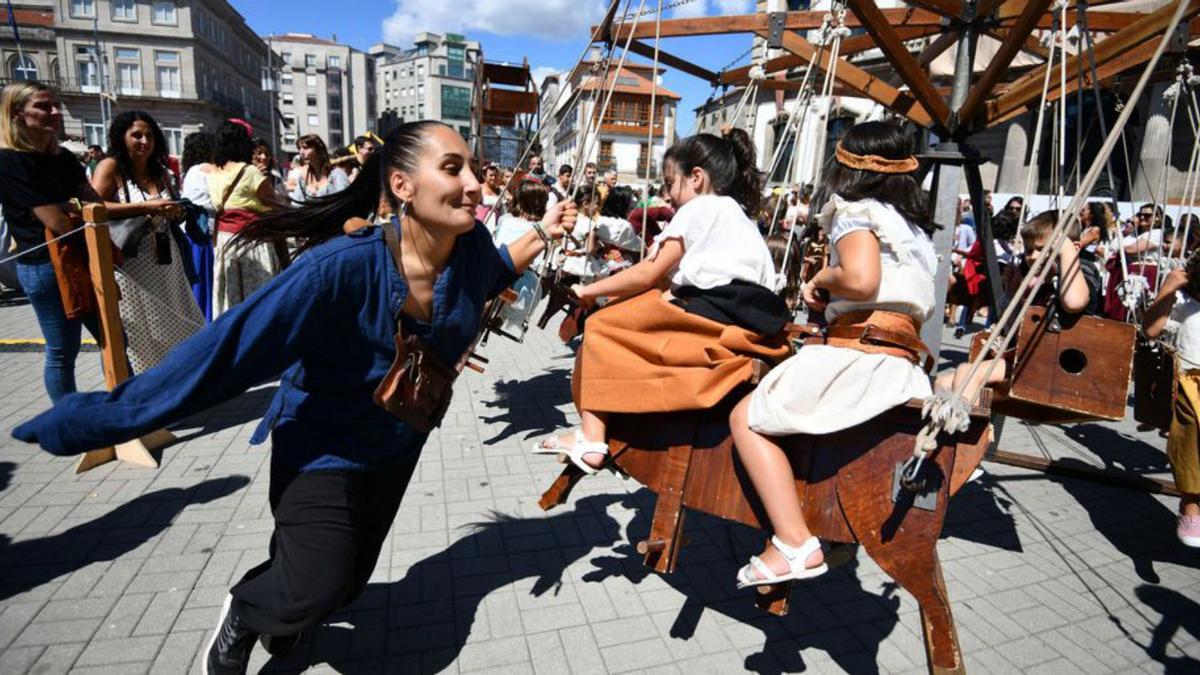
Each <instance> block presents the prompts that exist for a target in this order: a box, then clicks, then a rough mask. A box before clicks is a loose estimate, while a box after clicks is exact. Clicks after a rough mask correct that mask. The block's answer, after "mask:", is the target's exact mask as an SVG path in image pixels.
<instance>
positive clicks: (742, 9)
mask: <svg viewBox="0 0 1200 675" xmlns="http://www.w3.org/2000/svg"><path fill="white" fill-rule="evenodd" d="M716 3H717V12H716V13H717V14H753V13H754V2H753V1H752V0H716Z"/></svg>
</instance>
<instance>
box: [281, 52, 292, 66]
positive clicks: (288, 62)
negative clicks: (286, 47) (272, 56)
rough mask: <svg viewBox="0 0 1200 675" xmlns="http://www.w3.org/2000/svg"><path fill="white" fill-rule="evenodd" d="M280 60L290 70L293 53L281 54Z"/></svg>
mask: <svg viewBox="0 0 1200 675" xmlns="http://www.w3.org/2000/svg"><path fill="white" fill-rule="evenodd" d="M279 58H280V59H282V60H283V65H285V66H287V67H289V68H290V67H291V66H292V53H291V52H279Z"/></svg>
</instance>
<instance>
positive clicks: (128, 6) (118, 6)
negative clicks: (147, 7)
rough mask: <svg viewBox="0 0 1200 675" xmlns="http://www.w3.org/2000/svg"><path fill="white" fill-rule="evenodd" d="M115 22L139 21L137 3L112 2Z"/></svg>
mask: <svg viewBox="0 0 1200 675" xmlns="http://www.w3.org/2000/svg"><path fill="white" fill-rule="evenodd" d="M112 18H113V21H137V3H135V2H134V0H112Z"/></svg>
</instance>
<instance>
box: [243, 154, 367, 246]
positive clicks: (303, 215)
mask: <svg viewBox="0 0 1200 675" xmlns="http://www.w3.org/2000/svg"><path fill="white" fill-rule="evenodd" d="M381 155H382V153H379V152H376V153H373V154H372V155H371V157H370V159H368V160H367V163H366V164H365V165H364V166H363V168H362V171H361V172H360V173H359V175H358V177H357V178H355V179H354V182H352V183H350V185H349V186H347V187H346V189H345V190H342V191H341V192H335V193H333V194H331V195H325V196H323V197H313V198H311V199H309V200H308V201H307V202H305V203H304V204H302V205H300V206H299V207H297V208H285V209H281V210H279V211H272V212H270V213H267V214H264V215H262V216H260V217H259V218H258V219H257V220H255V221H254V222H253V223H250V224H249V225H247V226H246V227H245V229H243V230H242V231H241V233H240V234H238V236H237V242H238V243H237V246H238V247H239V248H241V249H244V248H249V247H252V246H254V245H256V244H263V243H271V242H278V241H286V240H288V239H294V240H295V241H296V243H297V245H298V246H297V249H296V254H300V253H302V252H304V251H306V250H308V249H310V248H312V247H314V246H316V245H318V244H321V243H323V242H326V241H328V240H330V239H333V238H334V237H336V236H338V235H340V234H342V232H343V230H342V226H343V225H344V224H345V223H346V221H347V220H350V219H351V218H367V217H368V216H370V215H371V214H372V213H374V212H375V210H376V209H378V208H379V197H380V193H381V192H382V189H383V188H382V181H381V180H380V179H379V178H378V176H379V175H380V172H381V167H380V163H381V161H382V159H381ZM250 170H252V171H257V169H255V168H253V167H251V168H250Z"/></svg>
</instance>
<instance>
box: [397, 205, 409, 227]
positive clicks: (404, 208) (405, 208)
mask: <svg viewBox="0 0 1200 675" xmlns="http://www.w3.org/2000/svg"><path fill="white" fill-rule="evenodd" d="M406 215H408V202H405V201H402V202H400V213H399V214H397V216H396V217H397V218H398V219H399V220H400V222H404V216H406Z"/></svg>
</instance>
